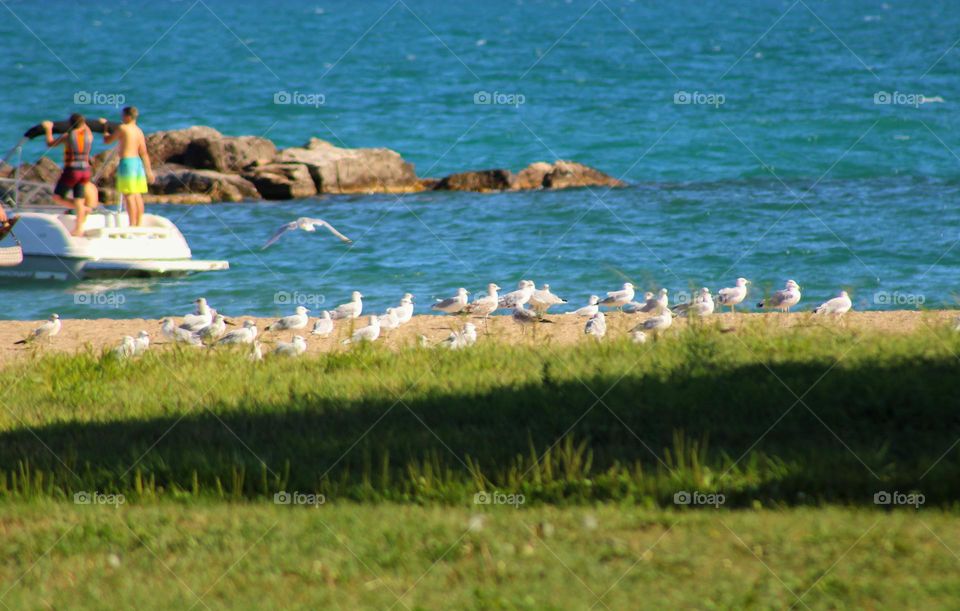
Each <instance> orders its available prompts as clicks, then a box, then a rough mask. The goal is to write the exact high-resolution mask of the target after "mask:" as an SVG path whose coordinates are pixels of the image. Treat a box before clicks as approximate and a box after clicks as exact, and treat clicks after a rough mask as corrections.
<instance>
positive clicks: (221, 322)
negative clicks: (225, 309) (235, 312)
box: [197, 314, 227, 342]
mask: <svg viewBox="0 0 960 611" xmlns="http://www.w3.org/2000/svg"><path fill="white" fill-rule="evenodd" d="M226 332H227V319H226V318H224V317H223V314H217V315H216V316H214V317H213V322H211V323H210V324H209V325H207V326H206V327H204V328H202V329H200V330H199V331H197V335H199V336H200V339H202V340H204V341H210V342H213V341H216V340H218V339H220V338H221V337H222V336H223V334H224V333H226Z"/></svg>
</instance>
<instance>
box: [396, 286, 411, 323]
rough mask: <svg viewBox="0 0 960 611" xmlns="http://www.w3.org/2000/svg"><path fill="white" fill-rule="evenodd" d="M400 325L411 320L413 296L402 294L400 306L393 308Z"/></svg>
mask: <svg viewBox="0 0 960 611" xmlns="http://www.w3.org/2000/svg"><path fill="white" fill-rule="evenodd" d="M395 310H396V313H397V318H398V319H400V324H401V325H405V324H407V323H408V322H410V319H411V318H413V295H411V294H410V293H404V294H403V299H401V300H400V305H399V306H397V307H396V308H395Z"/></svg>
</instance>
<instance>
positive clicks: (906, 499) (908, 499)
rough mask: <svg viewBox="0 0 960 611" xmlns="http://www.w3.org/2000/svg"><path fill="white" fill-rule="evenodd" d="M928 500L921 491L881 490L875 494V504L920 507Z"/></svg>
mask: <svg viewBox="0 0 960 611" xmlns="http://www.w3.org/2000/svg"><path fill="white" fill-rule="evenodd" d="M926 502H927V497H925V496H924V495H923V494H921V493H919V492H899V491H897V490H894V491H893V492H887V491H886V490H881V491H880V492H876V493H874V495H873V504H874V505H904V506H910V507H913V508H914V509H920V505H923V504H924V503H926Z"/></svg>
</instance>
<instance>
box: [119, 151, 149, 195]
mask: <svg viewBox="0 0 960 611" xmlns="http://www.w3.org/2000/svg"><path fill="white" fill-rule="evenodd" d="M117 191H119V192H120V193H122V194H124V195H132V194H135V193H146V192H147V172H146V170H145V169H144V167H143V161H141V160H140V158H139V157H124V158H123V159H121V160H120V165H118V166H117Z"/></svg>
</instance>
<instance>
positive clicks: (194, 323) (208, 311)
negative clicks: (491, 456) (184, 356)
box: [16, 218, 853, 360]
mask: <svg viewBox="0 0 960 611" xmlns="http://www.w3.org/2000/svg"><path fill="white" fill-rule="evenodd" d="M320 225H322V226H325V227H327V229H329V230H330V231H331V232H332V233H334V235H337V236H339V237H340V238H341V239H343V240H347V239H348V238H346V237H345V236H343V235H342V234H340V233H339V232H337V231H336V230H335V229H333V228H332V227H330V226H329V225H327V224H326V223H324V222H323V221H320V220H319V219H308V218H301V219H299V220H297V221H294V222H293V223H289V224H288V225H285V226H284V228H281V229H280V230H279V231H278V232H277V233H276V234H275V235H274V236H273V237H272V238H271V239H270V241H269V242H268V243H267V246H269V245H270V244H272V243H274V242H276V241H277V240H278V239H279V238H280V236H282V235H283V234H284V233H286V232H287V231H292V230H295V229H303V230H306V231H315V229H314V227H315V226H320ZM749 284H750V281H749V280H747V279H745V278H738V279H737V280H736V282H735V283H734V285H733V286H731V287H728V288H722V289H720V290H719V291H717V293H716V295H715V296H714V295H713V294H712V293H711V292H710V289H708V288H706V287H704V288H702V289H700V290H699V291H698V292H697V293H696V294H695V295H694V296H693V298H692V299H690V300H683V301H682V303H678V304H675V305H673V307H671V306H670V297H669V291H668V290H667V289H666V288H662V289H660V290H659V291H658V292H657V293H652V292H648V293H645V294H644V295H643V296H642V299H639V300H638V299H637V297H638V295H637V293H636V290H635V288H634V286H633V284H632V283H630V282H626V283H624V284H623V286H622V287H621V288H620V289H618V290H614V291H609V292H607V293H606V295H605V296H604V297H602V298H601V297H600V296H598V295H591V296H590V298H589V299H588V301H587V304H586V305H584V306H582V307H580V308H578V309H576V310H574V311H573V312H569V313H568V314H569V315H572V316H576V317H580V318H585V319H586V321H585V324H584V327H583V333H584V335H585V336H587V337H590V338H593V339H596V340H601V339H603V338H604V337H605V336H606V334H607V320H606V316H605V314H604V312H603V311H602V309H603V308H607V309H617V310H619V311H621V312H624V313H627V314H646V315H647V316H646V317H644V318H643V319H642V320H640V321H639V322H638V323H637V324H636V325H635V326H633V327H632V328H631V329H630V330H629V335H630V338H631V339H632V340H633V341H634V342H636V343H644V342H646V341H647V337H648V335H653V336H654V337H656V336H657V335H659V334H661V333H663V332H664V331H666V330H667V329H669V328H670V326H671V325H672V324H673V319H674V317H684V318H704V317H707V316H710V315H712V314H713V313H714V312H715V311H716V309H717V306H720V308H721V309H722V308H730V311H731V312H732V313H734V312H736V307H737V306H738V305H740V304H742V303H743V302H744V301H745V300H746V299H747V296H748V285H749ZM501 290H502V289H501V287H500V286H499V285H497V284H496V283H492V282H491V283H490V284H488V285H487V290H486V292H485V293H483V294H481V295H479V296H478V297H476V298H475V299H474V300H473V301H470V298H469V297H470V293H469V291H467V290H466V289H465V288H459V289H457V291H456V293H455V294H453V295H452V296H451V297H448V298H446V299H438V300H437V301H436V302H435V303H434V304H432V305H431V310H432V311H434V312H437V313H441V314H446V315H452V316H460V317H463V318H464V319H465V318H466V317H470V316H473V317H476V318H480V319H482V321H483V324H484V328H486V324H487V319H488V318H489V317H490V316H491V315H492V314H494V312H497V311H498V310H508V311H510V316H511V317H512V319H513V321H514V322H516V323H517V324H518V325H520V327H521V329H522V334H523V335H525V334H526V329H527V328H530V327H533V328H534V330H535V329H536V326H537V325H540V324H550V323H552V322H553V321H551V320H550V319H548V318H546V315H547V313H548V311H549V310H550V308H552V307H554V306H560V305H564V304H566V303H567V300H566V299H563V298H562V297H560V296H558V295H556V294H555V293H553V291H552V290H551V289H550V285H549V284H543V285H541V287H540V288H539V289H538V288H536V285H535V284H534V282H533V281H532V280H521V281H520V282H519V283H518V285H517V288H516V290H513V291H509V292H507V293H503V294H501V293H500V291H501ZM413 299H414V298H413V295H412V294H410V293H406V294H404V295H403V297H402V298H401V299H400V302H399V303H398V304H397V305H396V306H395V307H391V308H387V310H386V312H385V313H383V314H373V315H368V316H367V318H366V323H367V324H365V325H363V326H359V327H357V326H356V324H357V323H356V321H357V319H359V318H360V316H361V314H363V311H364V304H363V295H362V294H361V293H360V291H353V293H352V294H351V296H350V300H349V301H347V302H345V303H343V304H340V305H338V306H336V307H335V308H333V309H331V310H325V311H323V312H322V313H321V314H320V316H319V317H318V318H316V320H315V321H314V323H313V326H312V328H311V330H310V332H309V336H310V337H313V336H316V337H318V338H326V337H329V336H331V335H332V334H333V333H334V330H335V325H336V324H337V322H338V321H347V322H349V325H350V326H349V330H348V332H347V334H348V335H349V337H345V339H343V340H342V341H341V344H344V345H349V344H357V343H362V342H375V341H377V340H378V339H379V338H380V337H381V335H382V334H385V333H389V332H390V331H393V330H395V329H398V328H399V327H400V326H402V325H404V324H406V323H408V322H410V320H411V319H412V318H413V312H414V303H413ZM800 299H801V292H800V285H799V284H797V283H796V282H795V281H793V280H787V282H786V284H785V285H784V288H783V289H781V290H778V291H776V292H774V293H773V294H772V295H770V296H769V297H767V298H766V299H763V300H762V301H760V302H759V303H758V304H757V307H758V308H761V309H770V310H779V311H781V312H789V311H790V309H791V308H792V307H794V306H796V305H797V304H798V303H799V302H800ZM852 305H853V304H852V302H851V300H850V296H849V295H848V294H847V292H846V291H840V294H839V296H837V297H835V298H833V299H830V300H828V301H826V302H824V303H823V304H821V305H820V306H819V307H817V308H816V309H815V310H814V313H815V314H817V315H832V316H841V315H843V314H845V313H846V312H848V311H850V309H851V307H852ZM228 326H236V325H235V324H234V323H233V322H231V321H230V320H228V319H227V317H225V316H224V315H223V314H221V313H219V312H217V311H216V310H215V309H214V308H212V307H210V305H209V304H208V303H207V300H206V299H205V298H203V297H200V298H198V299H197V300H196V301H195V302H194V310H193V311H192V312H189V313H187V314H186V315H184V316H182V317H180V319H179V321H177V320H176V319H175V318H174V317H166V318H164V319H163V320H161V321H160V333H161V335H162V337H163V338H164V339H165V340H166V341H167V342H171V343H174V344H180V345H184V346H192V347H197V348H215V347H218V346H231V345H233V346H247V347H249V350H250V358H251V359H252V360H261V359H262V358H263V355H264V352H263V345H262V343H261V341H260V339H261V335H260V333H259V330H258V329H257V324H256V322H255V321H254V320H245V321H244V322H243V324H242V325H240V326H239V328H236V329H233V330H229V331H228V329H227V327H228ZM309 326H310V310H308V309H307V308H306V307H304V306H297V307H296V308H295V310H294V312H293V313H292V314H290V315H289V316H284V317H282V318H279V319H277V320H275V321H274V322H272V323H271V324H269V325H267V326H266V327H264V330H263V331H264V333H265V334H274V337H276V334H279V333H282V332H294V335H293V336H292V338H291V339H290V341H279V339H278V340H277V341H275V342H274V347H273V350H272V352H271V353H272V354H273V355H276V356H280V357H298V356H300V355H302V354H304V353H305V352H306V351H307V337H305V336H304V334H305V333H306V331H305V329H307V328H308V327H309ZM61 328H62V322H61V320H60V317H59V316H58V315H57V314H53V315H51V316H50V318H49V319H48V320H47V321H46V322H44V323H43V324H41V325H40V326H39V327H37V328H36V329H34V330H33V331H32V333H31V334H30V335H29V336H27V337H26V338H24V339H23V340H20V341H18V342H16V343H17V344H29V343H32V342H36V341H39V340H45V341H48V342H49V341H51V340H52V339H53V338H54V337H55V336H56V335H57V334H58V333H60V330H61ZM418 340H419V343H420V345H422V346H427V345H429V341H428V340H427V338H426V337H425V336H422V335H420V336H418ZM476 342H477V326H476V324H474V323H473V322H466V323H464V324H462V325H461V326H460V328H459V329H457V330H454V331H452V332H451V333H450V335H449V336H448V337H447V338H446V339H445V340H443V341H442V342H439V345H440V346H442V347H445V348H449V349H451V350H459V349H463V348H467V347H469V346H472V345H474V344H475V343H476ZM150 345H151V344H150V334H149V332H147V331H145V330H144V331H141V332H140V333H139V334H138V335H137V336H136V337H133V336H129V335H128V336H124V337H123V338H122V339H121V342H120V345H119V346H117V347H116V348H114V350H113V354H114V355H115V356H116V357H117V358H120V359H128V358H132V357H136V356H139V355H141V354H143V353H144V352H146V351H147V350H148V349H149V347H150Z"/></svg>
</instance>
